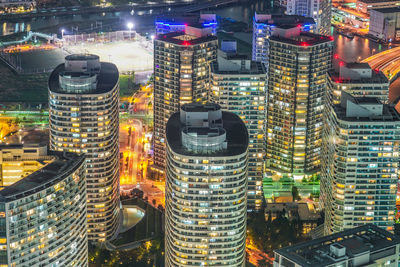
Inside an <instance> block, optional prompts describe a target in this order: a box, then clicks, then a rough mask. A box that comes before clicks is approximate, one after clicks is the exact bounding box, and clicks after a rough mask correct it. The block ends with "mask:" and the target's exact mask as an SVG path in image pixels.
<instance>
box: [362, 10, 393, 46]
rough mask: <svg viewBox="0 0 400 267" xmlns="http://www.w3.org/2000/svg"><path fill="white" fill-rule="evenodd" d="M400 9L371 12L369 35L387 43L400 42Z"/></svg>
mask: <svg viewBox="0 0 400 267" xmlns="http://www.w3.org/2000/svg"><path fill="white" fill-rule="evenodd" d="M399 14H400V7H391V8H379V9H372V10H370V22H369V32H368V33H369V34H370V35H372V36H375V37H376V38H379V39H382V40H384V41H386V42H392V41H399V40H400V26H399V25H400V16H399Z"/></svg>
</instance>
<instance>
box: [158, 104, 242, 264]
mask: <svg viewBox="0 0 400 267" xmlns="http://www.w3.org/2000/svg"><path fill="white" fill-rule="evenodd" d="M166 130H167V177H166V215H165V220H166V222H165V247H166V251H165V263H166V266H168V267H172V266H214V265H216V266H245V254H246V253H245V240H246V216H247V211H246V210H247V208H246V206H247V199H246V191H247V156H248V151H247V146H248V135H247V130H246V127H245V125H244V124H243V122H242V121H241V120H240V118H239V117H238V116H236V115H234V114H232V113H229V112H222V111H221V109H220V107H219V106H218V105H216V104H206V105H198V104H189V105H184V106H183V107H182V109H181V112H180V113H175V114H174V115H173V116H172V117H171V118H170V120H169V121H168V124H167V129H166Z"/></svg>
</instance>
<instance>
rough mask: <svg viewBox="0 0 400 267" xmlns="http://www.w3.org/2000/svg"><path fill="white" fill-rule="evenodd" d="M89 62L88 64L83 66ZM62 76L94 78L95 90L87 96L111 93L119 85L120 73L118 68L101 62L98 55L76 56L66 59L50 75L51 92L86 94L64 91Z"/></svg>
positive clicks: (69, 56)
mask: <svg viewBox="0 0 400 267" xmlns="http://www.w3.org/2000/svg"><path fill="white" fill-rule="evenodd" d="M85 62H87V63H86V64H83V63H85ZM60 75H65V76H70V77H76V78H79V77H83V78H88V77H94V76H96V77H94V78H95V80H96V84H95V88H94V90H90V92H87V94H102V93H106V92H108V91H111V90H112V89H113V88H114V87H115V85H116V84H117V83H118V79H119V72H118V69H117V67H116V66H115V65H114V64H112V63H108V62H100V61H99V57H98V56H97V55H90V54H74V55H68V56H66V57H65V63H62V64H60V65H58V66H57V67H56V68H55V69H54V70H53V72H52V73H51V74H50V77H49V81H48V86H49V90H50V91H51V92H55V93H62V94H86V93H76V92H73V91H68V90H64V89H63V88H61V86H60Z"/></svg>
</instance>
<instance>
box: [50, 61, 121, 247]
mask: <svg viewBox="0 0 400 267" xmlns="http://www.w3.org/2000/svg"><path fill="white" fill-rule="evenodd" d="M49 105H50V109H49V116H50V119H49V124H50V147H51V149H53V150H56V151H68V152H75V153H84V154H85V155H86V162H87V169H86V172H87V173H86V177H87V195H88V232H89V239H90V240H95V241H99V242H103V241H105V240H106V239H109V238H111V237H112V236H113V235H114V234H115V232H116V230H117V228H118V225H119V221H120V216H121V215H120V209H119V203H120V202H119V74H118V69H117V68H116V66H115V65H114V64H111V63H105V62H100V61H99V57H98V56H95V55H70V56H67V57H66V61H65V64H61V65H59V66H58V67H56V68H55V70H54V71H53V72H52V74H51V75H50V78H49Z"/></svg>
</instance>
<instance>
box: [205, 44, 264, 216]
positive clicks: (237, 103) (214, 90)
mask: <svg viewBox="0 0 400 267" xmlns="http://www.w3.org/2000/svg"><path fill="white" fill-rule="evenodd" d="M265 80H266V70H265V67H264V64H262V63H260V62H254V61H251V60H250V59H248V58H247V56H244V55H237V54H234V55H229V54H225V53H223V52H222V51H220V56H219V57H218V61H216V62H214V63H213V64H212V67H211V101H212V102H215V103H217V104H219V105H220V106H221V108H222V110H224V111H228V112H232V113H235V114H236V115H238V116H239V117H240V118H241V119H242V120H243V121H244V123H245V125H246V127H247V130H248V132H249V172H248V173H249V174H248V177H249V182H248V184H249V185H248V188H249V191H248V194H247V203H248V207H249V210H254V209H256V210H258V209H260V208H261V204H262V199H263V198H262V179H263V175H264V157H265V95H266V93H265V86H266V84H265Z"/></svg>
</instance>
